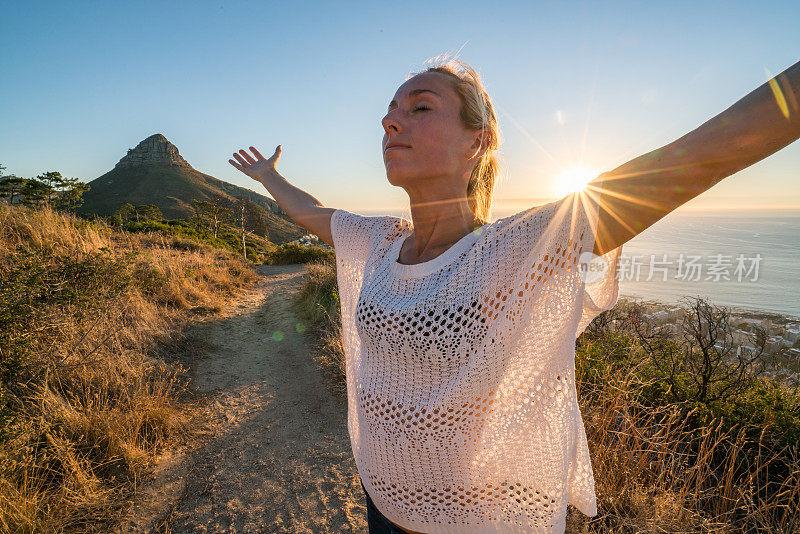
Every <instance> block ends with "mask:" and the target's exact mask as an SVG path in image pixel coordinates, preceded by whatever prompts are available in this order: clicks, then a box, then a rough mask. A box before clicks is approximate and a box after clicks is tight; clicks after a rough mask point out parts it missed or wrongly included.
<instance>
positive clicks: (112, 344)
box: [0, 205, 257, 533]
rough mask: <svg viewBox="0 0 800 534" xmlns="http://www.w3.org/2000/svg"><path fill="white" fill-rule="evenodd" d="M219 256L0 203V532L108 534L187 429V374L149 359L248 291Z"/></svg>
mask: <svg viewBox="0 0 800 534" xmlns="http://www.w3.org/2000/svg"><path fill="white" fill-rule="evenodd" d="M256 279H257V275H256V274H255V273H254V271H253V269H252V268H251V266H249V265H247V264H245V263H244V262H243V261H242V260H241V259H239V258H237V257H236V256H235V255H234V254H232V253H230V252H228V251H221V250H215V249H213V248H210V247H207V246H203V245H201V244H198V243H195V242H188V241H187V240H186V239H185V238H169V237H166V236H164V235H163V234H160V233H157V232H146V233H136V234H132V233H126V232H120V231H115V230H113V229H112V228H110V227H109V226H107V225H106V224H105V223H103V222H102V221H92V222H90V221H86V220H83V219H79V218H76V217H74V216H72V215H68V214H63V213H60V212H57V211H53V210H51V209H50V208H47V207H45V208H42V209H31V208H27V207H24V206H14V207H13V208H12V207H10V206H7V205H0V282H1V283H0V531H3V532H15V533H16V532H20V533H28V532H31V533H32V532H79V531H80V532H85V531H103V530H105V527H104V526H103V525H106V526H108V525H111V524H113V523H115V522H116V521H117V516H118V515H119V514H120V513H121V511H122V510H123V507H124V503H125V501H126V500H127V499H128V498H129V497H130V495H131V494H132V492H133V491H134V490H135V488H136V486H137V485H138V484H139V483H140V482H141V479H142V476H143V474H144V473H145V472H146V471H147V470H148V469H149V468H150V467H151V466H152V464H153V461H154V460H155V458H156V456H157V455H158V454H160V453H161V452H163V451H164V450H166V449H168V448H172V447H175V446H176V445H179V444H180V443H183V442H184V441H185V440H187V439H190V437H191V435H192V422H193V417H194V415H193V413H194V412H193V407H195V406H197V405H198V403H199V399H198V398H197V397H196V396H195V395H193V392H192V388H191V386H190V384H189V378H188V373H187V369H186V368H184V367H183V366H182V364H180V363H179V362H177V361H164V360H163V359H161V358H159V357H158V354H159V351H160V347H164V346H169V344H171V343H175V342H176V340H179V339H180V338H181V332H182V331H183V329H184V328H185V327H186V326H187V325H188V324H190V323H191V321H192V317H193V316H194V315H195V314H196V313H204V314H205V313H209V312H211V313H213V312H216V311H219V310H221V309H222V308H223V307H224V306H225V304H226V302H227V301H228V300H230V298H231V296H232V295H234V294H235V293H237V292H238V291H240V290H241V289H242V288H245V287H249V286H251V285H253V283H254V282H255V281H256Z"/></svg>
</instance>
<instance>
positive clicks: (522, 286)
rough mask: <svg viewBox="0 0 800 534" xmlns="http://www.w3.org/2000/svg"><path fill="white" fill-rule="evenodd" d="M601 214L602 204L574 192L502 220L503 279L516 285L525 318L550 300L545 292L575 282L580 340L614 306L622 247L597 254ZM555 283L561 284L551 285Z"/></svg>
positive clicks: (500, 274) (499, 270)
mask: <svg viewBox="0 0 800 534" xmlns="http://www.w3.org/2000/svg"><path fill="white" fill-rule="evenodd" d="M598 214H599V205H598V204H597V203H596V202H595V201H593V200H592V199H591V198H590V197H589V195H587V194H583V193H571V194H569V195H567V196H565V197H564V198H561V199H559V200H557V201H555V202H551V203H549V204H544V205H541V206H535V207H533V208H529V209H527V210H524V211H521V212H519V213H516V214H514V215H512V216H510V217H506V218H504V219H501V220H500V221H498V224H497V228H496V230H495V231H497V232H500V233H501V234H502V236H500V238H499V239H497V240H495V241H501V242H502V243H503V245H502V246H503V249H504V250H503V256H504V263H503V264H502V265H500V266H498V267H497V276H498V277H501V278H505V279H507V280H513V281H514V286H513V287H516V291H517V293H518V294H517V293H515V294H513V295H510V296H511V297H512V299H513V300H515V301H518V306H517V307H516V309H517V310H518V311H519V313H522V314H524V313H525V310H528V309H531V308H532V307H533V306H534V305H535V304H536V302H537V300H538V299H544V298H547V297H548V295H547V294H542V291H543V290H544V292H545V293H547V292H548V291H550V292H552V291H557V290H558V289H557V288H559V287H563V286H562V284H569V280H572V281H573V282H575V281H577V283H579V284H580V288H579V302H578V303H577V304H578V312H579V313H578V317H577V322H576V323H575V324H576V330H575V337H577V336H578V335H580V333H581V332H582V331H583V330H584V329H585V328H586V326H587V325H588V324H589V323H590V322H591V321H592V319H594V318H595V317H596V316H597V315H599V314H600V312H602V311H604V310H607V309H610V308H612V307H613V306H614V304H615V303H616V301H617V298H618V292H619V280H618V277H617V275H616V273H617V268H618V267H617V264H618V259H619V256H620V253H621V252H622V246H620V247H617V248H616V249H614V250H612V251H610V252H608V253H606V254H604V255H603V256H600V257H598V256H595V255H594V253H593V250H594V243H595V238H596V230H597V217H598ZM512 270H513V272H512ZM570 273H572V275H570ZM576 274H577V275H579V276H574V275H576ZM561 277H565V278H564V279H562V278H561ZM555 280H558V283H556V284H551V283H550V282H553V281H555Z"/></svg>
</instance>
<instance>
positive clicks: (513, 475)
mask: <svg viewBox="0 0 800 534" xmlns="http://www.w3.org/2000/svg"><path fill="white" fill-rule="evenodd" d="M798 65H800V64H795V65H793V66H792V67H790V68H789V69H787V70H786V71H784V72H783V73H782V74H780V75H779V76H777V77H776V78H775V79H773V80H771V81H770V82H769V83H767V84H764V85H762V86H761V87H759V88H757V89H756V90H755V91H753V92H752V93H750V94H748V95H747V96H745V97H744V98H742V99H741V100H739V101H738V102H736V103H735V104H734V105H733V106H731V107H730V108H728V109H727V110H725V111H724V112H722V113H720V114H719V115H717V116H716V117H714V118H713V119H711V120H709V121H708V122H706V123H705V124H703V125H701V126H700V127H699V128H697V129H696V130H693V131H692V132H690V133H688V134H686V135H685V136H683V137H681V138H680V139H677V140H676V141H673V142H672V143H670V144H668V145H666V146H664V147H662V148H659V149H657V150H654V151H652V152H650V153H648V154H645V155H643V156H640V157H638V158H636V159H633V160H632V161H629V162H628V163H625V164H624V165H622V166H620V167H618V168H616V169H614V170H612V171H610V172H606V173H604V174H602V175H600V176H599V177H598V178H597V179H595V180H594V181H593V182H591V183H590V184H589V185H588V186H587V187H586V188H585V189H584V190H583V191H581V192H578V193H573V194H570V195H567V196H566V197H564V198H562V199H559V200H558V201H555V202H551V203H549V204H545V205H541V206H532V207H531V208H529V209H526V210H524V211H521V212H519V213H517V214H514V215H512V216H510V217H505V218H502V219H498V220H496V221H491V220H490V213H489V212H490V208H491V203H492V192H493V190H494V187H495V184H496V180H497V179H498V172H499V167H498V161H497V150H498V148H499V145H500V130H499V126H498V122H497V118H496V115H495V111H494V107H493V105H492V102H491V99H490V98H489V96H488V94H487V93H486V91H485V90H484V88H483V85H482V83H481V80H480V78H479V76H478V74H477V73H476V72H475V71H474V70H473V69H472V68H471V67H469V66H468V65H466V64H464V63H462V62H460V61H458V60H455V59H450V60H446V61H441V62H439V63H438V64H435V65H433V66H431V67H430V68H428V69H426V70H425V71H423V72H420V73H414V74H413V75H411V76H410V77H409V78H408V79H407V80H406V81H405V82H404V83H403V84H402V85H400V87H399V88H398V89H397V92H396V93H395V95H394V96H393V98H392V99H391V101H390V103H389V106H388V110H387V113H386V115H385V116H384V117H383V119H382V125H383V129H384V132H385V133H384V136H383V144H382V149H383V159H384V163H385V167H386V176H387V178H388V180H389V183H391V184H392V185H394V186H397V187H402V188H403V189H404V190H405V191H406V193H407V194H408V196H409V201H410V209H411V219H412V220H411V221H408V220H406V219H404V218H398V217H389V216H384V217H364V216H361V215H358V214H355V213H351V212H349V211H346V210H342V209H334V208H327V207H324V206H323V205H322V204H321V203H320V202H319V201H318V200H317V199H315V198H314V197H312V196H311V195H309V194H308V193H306V192H304V191H302V190H300V189H298V188H297V187H295V186H293V185H291V184H290V183H289V182H287V181H286V180H285V179H284V177H283V176H281V175H280V174H279V173H278V171H277V170H276V168H275V167H276V164H277V162H278V160H279V158H280V155H281V147H280V145H279V146H278V147H277V148H276V150H275V153H274V154H273V155H272V156H271V157H269V158H264V157H263V156H262V155H261V154H260V153H259V151H258V150H256V148H255V147H250V152H251V153H248V152H247V151H245V150H240V151H239V153H236V154H234V157H235V159H236V161H234V160H230V163H231V164H232V165H234V166H235V167H236V168H237V169H239V170H240V171H242V172H243V173H245V174H247V175H248V176H250V177H252V178H253V179H255V180H257V181H258V182H260V183H261V184H263V185H264V187H266V188H267V190H268V191H269V192H270V193H271V194H272V196H273V197H274V198H275V200H276V201H277V202H278V203H279V204H280V205H281V207H282V208H283V209H284V210H285V211H286V212H287V213H288V214H289V216H291V217H292V218H293V219H294V220H295V221H297V222H298V223H299V224H300V225H302V226H303V227H304V228H306V229H308V230H309V231H311V232H313V233H314V234H317V235H318V236H320V238H321V239H322V240H323V241H325V242H326V243H328V244H330V245H331V246H333V247H334V248H335V251H336V266H337V277H338V286H339V297H340V301H341V310H342V327H343V343H344V348H345V356H346V380H347V392H348V431H349V434H350V440H351V445H352V449H353V454H354V457H355V460H356V465H357V468H358V472H359V474H360V476H361V481H362V486H363V488H364V491H365V493H366V500H367V505H368V511H367V520H368V524H369V529H370V532H371V533H376V532H398V533H399V532H408V533H456V532H458V533H489V532H509V533H510V532H563V531H564V528H565V516H566V509H567V504H573V505H574V506H575V507H577V508H578V510H580V511H581V512H583V513H584V514H587V515H595V514H596V513H597V509H596V501H595V493H594V479H593V475H592V468H591V462H590V458H589V451H588V447H587V441H586V433H585V429H584V426H583V422H582V420H581V416H580V411H579V409H578V403H577V395H576V389H575V383H574V357H575V338H576V337H577V336H578V335H579V334H580V333H581V332H582V331H583V330H584V328H585V327H586V325H587V324H588V323H589V322H590V321H591V320H592V319H593V318H594V317H595V316H596V315H598V314H599V313H600V312H601V311H602V310H605V309H608V308H610V307H612V306H613V305H614V303H615V302H616V300H617V296H618V279H617V274H616V273H617V260H618V258H619V255H620V253H621V250H622V245H623V244H624V243H625V242H627V241H628V240H629V239H631V238H632V237H634V236H635V235H637V234H638V233H640V232H641V231H643V230H644V229H646V228H648V227H649V226H650V225H652V224H653V223H655V222H656V221H658V220H659V219H661V218H662V217H664V216H665V215H666V214H668V213H669V212H671V211H672V210H674V209H676V208H677V207H678V206H680V205H681V204H683V203H685V202H687V201H688V200H690V199H692V198H694V197H696V196H697V195H699V194H700V193H702V192H703V191H706V190H708V189H709V188H711V187H712V186H713V185H714V184H716V183H717V182H719V181H720V180H722V179H723V178H725V177H727V176H730V175H732V174H734V173H736V172H737V171H739V170H741V169H744V168H745V167H747V166H749V165H752V164H753V163H755V162H757V161H759V160H761V159H763V158H765V157H767V156H769V155H770V154H772V153H774V152H775V151H777V150H779V149H781V148H782V147H784V146H786V145H788V144H789V143H791V142H792V141H794V140H795V139H797V138H798V136H800V120H798V117H800V108H799V107H798V99H800V98H799V97H800V67H798Z"/></svg>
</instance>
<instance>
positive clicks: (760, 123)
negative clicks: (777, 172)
mask: <svg viewBox="0 0 800 534" xmlns="http://www.w3.org/2000/svg"><path fill="white" fill-rule="evenodd" d="M798 137H800V62H797V63H795V64H794V65H792V66H791V67H789V68H788V69H786V70H785V71H783V72H782V73H780V74H778V75H777V76H776V77H775V78H773V79H771V80H769V81H768V82H767V83H765V84H763V85H761V86H760V87H758V88H757V89H755V90H754V91H752V92H751V93H749V94H748V95H746V96H745V97H744V98H742V99H740V100H739V101H737V102H736V103H735V104H733V105H732V106H731V107H729V108H728V109H726V110H725V111H723V112H722V113H720V114H719V115H717V116H716V117H714V118H712V119H710V120H709V121H707V122H705V123H704V124H702V125H701V126H700V127H699V128H697V129H695V130H693V131H691V132H689V133H688V134H686V135H684V136H683V137H681V138H679V139H677V140H675V141H673V142H671V143H670V144H668V145H666V146H664V147H661V148H659V149H657V150H653V151H652V152H649V153H647V154H644V155H642V156H639V157H638V158H635V159H633V160H631V161H629V162H627V163H625V164H623V165H621V166H619V167H617V168H616V169H614V170H612V171H610V172H606V173H603V174H601V175H600V176H598V177H597V178H596V179H595V180H593V181H592V182H590V183H589V184H588V186H587V187H586V190H585V194H586V196H587V197H588V198H589V199H590V201H591V202H598V203H599V204H600V211H599V218H598V229H597V240H596V243H595V248H594V253H595V254H598V255H602V254H605V253H606V252H609V251H611V250H614V249H615V248H617V247H619V246H620V245H622V244H623V243H625V242H627V241H628V240H630V239H631V238H633V237H634V236H636V235H637V234H639V233H640V232H642V231H643V230H644V229H646V228H647V227H649V226H650V225H652V224H653V223H655V222H656V221H658V220H659V219H661V218H662V217H664V216H665V215H666V214H668V213H669V212H671V211H672V210H674V209H675V208H677V207H678V206H680V205H681V204H683V203H685V202H688V201H689V200H691V199H692V198H694V197H696V196H697V195H699V194H700V193H702V192H704V191H706V190H708V189H710V188H711V187H712V186H714V184H716V183H718V182H719V181H721V180H722V179H723V178H727V177H728V176H730V175H732V174H734V173H736V172H739V171H740V170H742V169H744V168H747V167H749V166H750V165H752V164H754V163H756V162H758V161H761V160H762V159H764V158H766V157H767V156H769V155H771V154H773V153H775V152H777V151H778V150H780V149H781V148H783V147H785V146H786V145H788V144H790V143H791V142H793V141H795V140H796V139H797V138H798Z"/></svg>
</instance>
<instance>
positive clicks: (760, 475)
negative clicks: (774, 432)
mask: <svg viewBox="0 0 800 534" xmlns="http://www.w3.org/2000/svg"><path fill="white" fill-rule="evenodd" d="M335 288H336V268H335V264H333V263H331V262H325V263H320V264H318V265H316V266H314V267H313V268H312V267H310V268H309V274H308V278H307V282H306V287H305V290H304V291H303V293H302V295H301V299H300V302H299V306H300V307H301V308H302V309H303V310H305V311H306V313H307V316H308V317H309V318H311V319H314V318H316V319H317V321H316V323H315V327H316V328H317V329H320V330H321V331H320V337H321V339H322V340H323V341H322V342H321V344H322V347H323V349H324V350H323V352H322V353H323V355H324V361H321V362H320V363H321V364H322V365H323V368H325V369H327V370H329V371H331V372H332V373H333V375H334V380H335V381H336V382H337V389H338V390H339V391H344V390H345V373H344V353H343V348H342V340H341V318H340V317H339V314H338V300H333V299H331V293H332V291H333V290H335ZM332 301H333V303H331V302H332ZM603 319H604V317H603V316H601V317H598V322H600V323H602V322H603ZM590 330H593V331H594V330H595V329H590ZM602 331H603V330H602V329H599V332H600V333H599V334H598V337H596V338H595V342H600V343H606V345H605V346H603V347H602V348H601V350H600V351H599V353H600V354H601V355H602V356H601V357H603V358H610V357H611V356H612V354H613V353H614V352H615V351H616V352H618V353H623V354H625V355H626V358H627V357H629V356H630V354H631V352H632V351H636V350H637V348H636V347H635V346H634V345H633V344H631V341H630V340H626V341H623V342H620V338H617V337H612V336H609V337H607V338H606V337H604V336H603V333H602ZM622 339H625V338H622ZM591 357H592V356H591V355H590V353H589V352H588V351H584V350H582V349H581V347H580V346H579V347H578V350H577V367H578V371H579V372H578V376H583V377H584V380H583V381H582V382H580V383H579V402H580V405H581V413H582V415H583V420H584V424H585V428H586V432H587V438H588V441H589V448H590V451H591V456H592V466H593V469H594V478H595V485H596V494H597V501H598V515H597V516H596V517H594V518H588V517H586V516H584V515H583V514H581V513H579V512H577V511H576V510H574V509H572V508H570V513H569V514H568V519H567V521H568V529H567V530H568V532H575V533H577V532H581V533H588V532H591V533H608V532H612V533H634V532H720V533H723V532H724V533H733V532H782V533H791V532H795V533H796V532H800V454H799V453H798V448H797V446H796V445H794V447H781V446H779V445H776V444H775V443H774V442H772V441H770V439H769V438H768V432H767V431H768V430H769V429H768V428H767V427H763V428H758V429H755V432H754V428H745V427H734V428H727V429H726V426H725V425H723V424H722V421H720V420H714V419H712V420H711V421H710V422H709V423H708V424H706V425H697V424H696V420H697V419H695V418H693V417H691V416H692V414H693V411H692V409H691V407H689V406H686V405H680V404H664V405H659V404H653V403H649V402H647V399H645V398H643V395H642V392H643V391H644V390H645V389H646V388H645V386H647V384H644V383H642V381H641V379H640V378H637V377H638V376H639V374H637V373H636V372H634V371H635V369H632V367H631V365H628V366H627V367H626V366H617V367H615V366H612V365H602V366H599V367H598V368H599V369H601V370H602V376H594V377H592V379H591V380H587V379H586V376H587V373H586V371H585V369H583V367H586V366H591V363H592V362H590V361H588V360H587V359H589V358H591ZM633 361H634V364H633V365H634V366H635V365H636V363H635V362H636V358H633ZM754 434H755V435H756V436H757V438H755V439H753V435H754Z"/></svg>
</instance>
